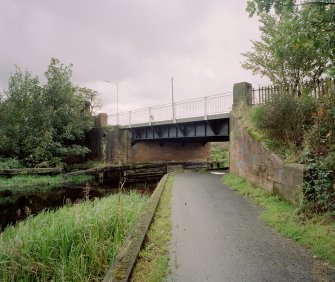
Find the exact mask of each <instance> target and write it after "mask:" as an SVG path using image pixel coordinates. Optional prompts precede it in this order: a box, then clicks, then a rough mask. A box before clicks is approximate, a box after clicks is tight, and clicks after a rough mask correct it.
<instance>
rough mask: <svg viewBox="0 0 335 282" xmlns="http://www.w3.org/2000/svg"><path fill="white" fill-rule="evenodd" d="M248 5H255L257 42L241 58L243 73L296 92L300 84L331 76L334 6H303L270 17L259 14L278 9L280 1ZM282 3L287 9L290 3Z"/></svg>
mask: <svg viewBox="0 0 335 282" xmlns="http://www.w3.org/2000/svg"><path fill="white" fill-rule="evenodd" d="M251 2H253V3H258V4H257V5H256V6H257V7H258V8H257V9H258V10H259V11H260V14H259V16H260V24H261V25H260V31H261V38H260V40H259V41H253V42H252V43H253V46H252V50H251V51H249V52H246V53H244V54H242V55H243V56H244V57H245V58H246V60H245V61H244V63H243V64H242V66H243V67H244V68H245V69H248V70H251V71H252V72H253V73H254V74H260V75H261V76H266V77H268V78H269V79H270V80H271V81H272V82H273V83H274V84H282V85H286V86H288V85H293V87H295V88H296V89H298V90H299V88H300V84H302V83H303V82H306V81H313V82H315V81H316V80H317V79H319V78H321V77H323V76H325V75H329V76H332V75H333V73H334V62H335V44H334V42H335V32H334V31H335V20H334V11H335V5H334V8H332V6H327V5H326V6H324V5H303V6H302V7H299V8H298V7H295V8H292V9H289V10H287V9H285V11H283V10H280V11H281V12H280V15H273V14H271V13H262V12H263V11H266V12H268V11H269V9H270V8H271V7H272V5H275V6H276V7H277V6H278V7H279V6H280V7H282V6H281V5H279V4H280V2H282V1H257V0H255V1H249V3H251ZM286 2H288V4H287V5H288V6H290V4H289V3H292V2H293V1H289V0H288V1H286ZM282 3H283V2H282ZM249 6H250V4H249ZM276 10H277V9H276Z"/></svg>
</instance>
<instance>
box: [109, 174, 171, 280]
mask: <svg viewBox="0 0 335 282" xmlns="http://www.w3.org/2000/svg"><path fill="white" fill-rule="evenodd" d="M167 177H168V174H166V175H164V176H163V178H162V179H161V180H160V182H159V183H158V185H157V187H156V189H155V191H154V193H153V194H152V195H151V197H150V199H149V202H148V204H147V205H146V207H145V208H144V210H143V212H142V213H141V214H140V216H139V219H138V221H137V223H136V226H135V228H134V230H133V231H132V233H131V234H130V235H129V237H128V238H127V240H126V242H125V244H124V245H123V246H122V248H121V251H120V252H119V254H118V256H117V257H116V259H115V261H114V263H113V264H112V266H111V268H110V269H109V271H108V272H107V274H106V276H105V278H104V280H103V282H115V281H129V279H130V276H131V273H132V270H133V268H134V267H135V264H136V260H137V257H138V254H139V253H140V251H141V247H142V245H143V242H144V240H145V236H146V234H147V231H148V229H149V226H150V224H151V222H152V219H153V217H154V215H155V211H156V209H157V206H158V203H159V200H160V197H161V195H162V192H163V190H164V187H165V184H166V180H167Z"/></svg>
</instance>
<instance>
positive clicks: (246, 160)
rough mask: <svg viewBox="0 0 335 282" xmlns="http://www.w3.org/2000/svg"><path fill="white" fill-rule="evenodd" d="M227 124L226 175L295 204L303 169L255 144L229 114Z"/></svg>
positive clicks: (302, 179)
mask: <svg viewBox="0 0 335 282" xmlns="http://www.w3.org/2000/svg"><path fill="white" fill-rule="evenodd" d="M230 122H231V126H230V171H231V172H233V173H235V174H237V175H239V176H241V177H244V178H246V179H247V180H248V181H250V182H252V183H253V184H255V185H256V186H259V187H261V188H264V189H265V190H267V191H269V192H271V193H273V194H277V195H280V196H281V197H283V198H284V199H286V200H288V201H290V202H292V203H295V202H297V200H298V196H299V191H300V189H301V187H302V185H303V181H304V166H303V165H300V164H291V163H285V162H284V161H283V160H282V159H281V158H280V157H279V156H277V155H276V154H274V153H272V152H271V151H269V150H268V149H267V148H266V147H265V145H264V144H263V143H261V142H259V141H256V140H255V139H254V138H253V137H252V136H251V135H250V134H249V133H248V131H247V130H246V129H245V128H244V127H243V126H242V124H241V122H240V121H239V120H238V119H237V118H236V117H235V116H234V114H233V113H232V115H231V121H230Z"/></svg>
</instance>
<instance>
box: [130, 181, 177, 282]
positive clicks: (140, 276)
mask: <svg viewBox="0 0 335 282" xmlns="http://www.w3.org/2000/svg"><path fill="white" fill-rule="evenodd" d="M172 185H173V175H169V177H168V179H167V182H166V184H165V188H164V191H163V193H162V196H161V198H160V202H159V205H158V208H157V210H156V213H155V217H154V220H153V222H152V223H151V225H150V229H149V232H148V234H147V239H146V242H145V245H144V248H143V249H142V250H141V252H140V254H139V259H138V261H137V263H136V266H135V269H134V271H133V274H132V278H131V281H132V282H142V281H143V282H158V281H164V278H165V277H166V276H167V274H168V270H169V243H170V240H171V219H170V217H171V191H172Z"/></svg>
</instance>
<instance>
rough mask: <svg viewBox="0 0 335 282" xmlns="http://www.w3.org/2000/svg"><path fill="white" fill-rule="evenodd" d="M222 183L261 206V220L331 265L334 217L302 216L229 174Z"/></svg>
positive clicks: (334, 256)
mask: <svg viewBox="0 0 335 282" xmlns="http://www.w3.org/2000/svg"><path fill="white" fill-rule="evenodd" d="M223 180H224V183H225V184H226V185H228V186H230V187H231V188H232V189H233V190H235V191H237V192H238V193H240V194H241V195H243V196H247V197H248V198H251V200H252V201H253V202H254V203H256V204H258V205H260V206H262V207H263V208H264V211H263V213H262V215H261V218H262V219H263V220H264V221H265V222H266V223H267V224H269V225H270V226H272V227H273V228H274V229H275V230H277V231H278V232H279V233H281V234H282V235H284V236H286V237H288V238H290V239H293V240H295V241H297V242H299V243H300V244H301V245H303V246H304V247H306V248H308V249H310V250H311V251H312V252H313V253H314V254H315V255H316V256H317V257H319V258H321V259H323V260H327V261H329V262H330V263H331V264H332V265H335V214H334V213H332V214H331V213H328V214H324V215H317V214H314V215H309V216H306V215H303V214H299V213H298V208H297V207H295V206H293V205H292V204H290V203H289V202H287V201H285V200H282V199H280V198H279V197H277V196H273V195H271V194H270V193H268V192H266V191H264V190H262V189H260V188H257V187H255V186H253V185H251V184H250V183H248V182H246V181H245V179H243V178H241V177H238V176H236V175H234V174H232V173H230V174H227V175H225V176H224V179H223Z"/></svg>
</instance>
